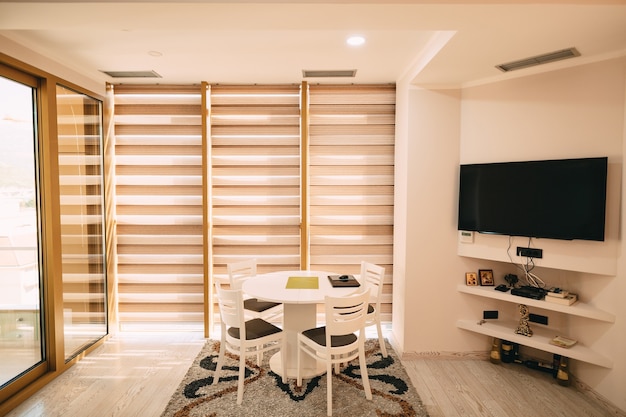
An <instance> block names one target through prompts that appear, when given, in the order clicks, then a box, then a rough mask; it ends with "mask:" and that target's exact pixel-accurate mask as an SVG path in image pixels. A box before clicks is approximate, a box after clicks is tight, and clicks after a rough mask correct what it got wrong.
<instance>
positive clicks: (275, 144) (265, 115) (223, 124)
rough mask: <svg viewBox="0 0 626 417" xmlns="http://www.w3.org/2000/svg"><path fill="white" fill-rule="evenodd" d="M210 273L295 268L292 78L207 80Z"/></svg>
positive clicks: (295, 104) (296, 164) (296, 141)
mask: <svg viewBox="0 0 626 417" xmlns="http://www.w3.org/2000/svg"><path fill="white" fill-rule="evenodd" d="M210 102H211V106H210V109H211V110H210V115H211V118H210V124H211V128H210V130H211V135H210V138H211V139H210V140H211V146H210V147H211V165H212V167H211V181H212V186H211V193H212V197H211V213H212V214H211V218H212V226H213V228H212V235H213V241H212V253H213V277H214V279H224V278H226V277H227V271H226V265H227V264H228V263H231V262H236V261H240V260H244V259H251V258H256V259H257V264H258V267H257V272H258V273H264V272H270V271H275V270H285V269H296V270H297V269H300V252H299V248H300V221H301V220H300V108H299V103H300V86H297V85H296V86H291V85H281V86H254V85H251V86H220V85H215V86H212V87H211V95H210Z"/></svg>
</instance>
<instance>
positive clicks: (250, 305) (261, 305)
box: [243, 298, 280, 313]
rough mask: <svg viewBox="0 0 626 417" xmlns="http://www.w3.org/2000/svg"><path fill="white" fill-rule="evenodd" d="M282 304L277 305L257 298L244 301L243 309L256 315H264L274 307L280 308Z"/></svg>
mask: <svg viewBox="0 0 626 417" xmlns="http://www.w3.org/2000/svg"><path fill="white" fill-rule="evenodd" d="M279 305H280V303H275V302H272V301H261V300H259V299H256V298H249V299H247V300H243V308H244V309H246V310H250V311H254V312H256V313H262V312H264V311H267V310H269V309H270V308H272V307H276V306H279Z"/></svg>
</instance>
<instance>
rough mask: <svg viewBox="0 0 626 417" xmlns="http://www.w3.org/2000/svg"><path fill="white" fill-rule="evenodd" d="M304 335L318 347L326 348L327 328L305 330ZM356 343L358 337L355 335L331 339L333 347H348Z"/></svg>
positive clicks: (332, 337)
mask: <svg viewBox="0 0 626 417" xmlns="http://www.w3.org/2000/svg"><path fill="white" fill-rule="evenodd" d="M302 334H303V335H304V336H306V337H308V338H309V339H311V340H312V341H314V342H315V343H317V344H318V345H320V346H326V327H316V328H314V329H309V330H305V331H303V332H302ZM356 341H357V336H356V335H355V334H354V333H350V334H344V335H341V336H331V337H330V344H331V346H332V347H339V346H347V345H349V344H352V343H354V342H356Z"/></svg>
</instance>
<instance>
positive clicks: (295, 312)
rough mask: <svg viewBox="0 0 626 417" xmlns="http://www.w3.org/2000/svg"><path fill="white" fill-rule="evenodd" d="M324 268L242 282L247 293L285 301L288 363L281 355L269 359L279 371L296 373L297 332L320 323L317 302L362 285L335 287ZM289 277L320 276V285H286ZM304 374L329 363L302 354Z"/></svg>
mask: <svg viewBox="0 0 626 417" xmlns="http://www.w3.org/2000/svg"><path fill="white" fill-rule="evenodd" d="M328 275H335V273H333V272H324V271H280V272H271V273H268V274H261V275H257V276H256V277H254V278H249V279H248V280H246V281H245V282H244V283H243V286H242V290H243V291H244V293H246V294H248V295H250V296H252V297H256V298H259V299H262V300H267V301H275V302H279V303H283V331H284V332H285V335H286V337H287V352H286V356H287V363H286V364H283V363H282V361H281V355H279V354H275V355H273V356H272V358H271V359H270V368H271V369H272V371H274V372H275V373H277V374H279V375H281V376H282V375H283V372H286V376H287V378H295V377H296V376H297V354H298V351H297V349H298V340H297V338H298V336H297V335H298V332H301V331H304V330H307V329H311V328H313V327H315V326H316V325H317V304H322V303H324V297H326V296H331V297H345V296H348V295H350V294H354V293H355V292H357V291H358V290H359V288H360V287H344V288H334V287H333V286H332V285H330V281H329V280H328ZM289 277H318V288H317V289H305V288H287V281H288V280H289ZM302 361H303V366H302V370H303V372H302V376H303V377H304V378H311V377H313V376H316V375H321V374H323V373H324V372H326V365H325V364H324V363H322V362H318V361H316V360H314V359H313V358H312V357H310V356H309V355H303V356H302Z"/></svg>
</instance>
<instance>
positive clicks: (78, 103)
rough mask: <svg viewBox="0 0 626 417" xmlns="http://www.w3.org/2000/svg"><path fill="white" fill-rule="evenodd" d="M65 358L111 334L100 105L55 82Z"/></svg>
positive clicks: (92, 99) (97, 101)
mask: <svg viewBox="0 0 626 417" xmlns="http://www.w3.org/2000/svg"><path fill="white" fill-rule="evenodd" d="M56 99H57V129H58V155H59V198H60V205H61V207H60V208H61V245H62V256H63V258H62V259H63V262H62V268H63V334H64V352H65V359H66V360H69V359H71V358H73V357H74V356H75V355H76V354H78V353H80V352H81V351H82V350H83V349H84V348H85V347H87V346H89V345H91V344H93V343H95V342H96V341H97V340H99V339H100V338H102V337H104V336H105V335H106V334H107V317H106V309H107V303H106V274H105V257H104V255H105V254H104V247H105V246H104V217H103V207H104V186H103V180H102V179H103V168H102V165H103V160H102V103H101V102H100V101H99V100H96V99H94V98H92V97H89V96H87V95H85V94H82V93H79V92H77V91H74V90H72V89H70V88H67V87H64V86H61V85H57V87H56Z"/></svg>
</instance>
